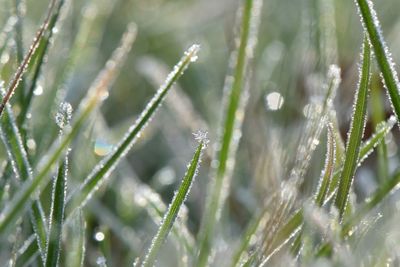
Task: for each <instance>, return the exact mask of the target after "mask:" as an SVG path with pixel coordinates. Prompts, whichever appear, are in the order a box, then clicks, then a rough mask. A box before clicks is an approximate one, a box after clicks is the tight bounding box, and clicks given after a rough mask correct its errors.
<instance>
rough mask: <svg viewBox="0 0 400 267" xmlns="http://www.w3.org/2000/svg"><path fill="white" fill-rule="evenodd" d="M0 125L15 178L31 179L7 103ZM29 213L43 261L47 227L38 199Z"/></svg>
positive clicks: (27, 162) (28, 165)
mask: <svg viewBox="0 0 400 267" xmlns="http://www.w3.org/2000/svg"><path fill="white" fill-rule="evenodd" d="M2 123H3V125H4V126H0V133H1V134H0V135H1V139H2V141H3V143H4V145H5V147H6V150H7V154H8V155H9V162H11V163H10V164H11V166H12V169H13V171H14V173H15V175H16V177H19V178H20V180H21V181H26V180H28V179H29V180H31V179H33V177H32V168H31V165H30V163H29V161H28V157H27V153H26V150H25V147H24V146H23V141H22V138H21V134H20V132H19V129H18V127H17V125H16V120H15V117H14V114H13V111H12V109H11V106H10V105H9V104H8V103H7V104H6V107H5V114H4V116H3V117H2ZM29 213H30V214H29V215H30V218H31V224H32V228H33V230H34V232H35V234H36V239H37V242H38V246H39V251H40V253H41V256H42V259H44V250H45V247H46V238H47V226H46V219H45V216H44V212H43V208H42V205H41V203H40V201H39V200H38V199H37V200H35V201H34V203H33V205H32V207H31V209H30V211H29Z"/></svg>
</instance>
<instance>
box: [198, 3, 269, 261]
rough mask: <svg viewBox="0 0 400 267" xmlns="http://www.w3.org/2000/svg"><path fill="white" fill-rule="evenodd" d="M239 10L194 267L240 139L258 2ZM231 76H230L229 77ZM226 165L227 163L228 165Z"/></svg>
mask: <svg viewBox="0 0 400 267" xmlns="http://www.w3.org/2000/svg"><path fill="white" fill-rule="evenodd" d="M241 5H242V6H241V9H240V11H239V13H238V14H239V18H241V21H240V38H239V43H238V48H237V51H234V52H232V54H231V63H232V64H233V65H232V71H233V73H232V74H230V73H229V74H228V76H227V78H226V80H225V85H224V103H223V112H224V113H223V121H222V129H220V130H219V131H220V133H219V138H218V140H217V142H219V144H218V146H217V147H218V149H217V151H215V156H214V159H215V161H216V167H215V170H214V171H215V174H214V177H215V178H214V179H213V180H212V182H211V183H210V186H209V189H210V190H209V192H208V196H207V206H206V207H207V208H206V211H205V214H204V216H203V221H202V226H201V227H202V228H201V230H200V234H199V238H200V248H199V259H198V260H199V261H198V266H204V265H206V263H207V260H208V256H209V254H210V250H211V244H212V239H213V238H212V237H213V235H214V227H215V224H216V223H217V221H218V218H219V213H220V210H221V209H222V207H223V204H224V202H225V198H226V195H227V190H228V189H229V184H230V182H229V180H230V177H229V176H230V172H231V171H232V169H233V166H234V160H235V154H236V149H237V146H238V143H239V140H240V136H241V126H242V123H243V118H244V113H245V106H246V102H247V94H248V92H246V91H245V89H246V86H247V85H246V84H245V83H246V81H247V79H249V78H248V77H247V76H248V74H249V64H250V60H251V59H252V57H253V53H254V48H255V46H256V41H257V34H258V26H259V17H260V16H259V12H260V10H261V6H262V1H259V0H245V1H242V4H241ZM231 75H232V76H231ZM228 162H229V164H228Z"/></svg>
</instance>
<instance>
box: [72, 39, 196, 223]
mask: <svg viewBox="0 0 400 267" xmlns="http://www.w3.org/2000/svg"><path fill="white" fill-rule="evenodd" d="M198 50H199V46H198V45H193V46H191V47H190V48H189V49H188V50H187V52H185V55H184V56H183V57H182V59H181V60H180V61H179V63H178V64H177V65H176V66H175V67H174V70H173V71H172V72H171V73H170V74H169V75H168V77H167V80H166V82H165V84H163V85H162V86H161V87H160V89H159V90H158V91H157V93H156V94H155V95H154V97H153V98H152V99H151V100H150V102H149V103H148V104H147V106H146V108H145V109H144V111H143V112H142V113H141V115H140V116H139V118H138V119H137V120H136V122H135V123H134V124H133V126H132V127H131V128H130V129H129V130H128V132H127V133H126V135H125V137H124V138H123V139H122V141H121V142H120V143H119V145H117V146H116V149H115V150H114V151H113V152H111V153H110V154H109V156H107V157H106V158H104V159H103V160H102V161H100V162H99V163H98V164H97V165H96V166H95V167H94V169H93V171H92V173H91V174H90V175H89V176H88V177H87V178H86V180H85V181H84V183H83V184H82V185H81V186H80V187H79V189H78V190H77V191H76V192H74V193H73V194H72V196H71V197H70V198H69V200H68V203H67V216H68V215H69V214H71V213H72V212H73V211H74V210H75V209H76V208H78V207H82V206H84V205H85V204H86V202H87V201H88V200H89V199H90V198H91V196H92V195H93V194H94V192H96V190H97V189H98V188H99V187H100V185H101V184H102V183H103V182H104V181H105V180H106V179H107V178H108V176H109V175H110V173H111V172H112V171H113V170H114V168H115V167H116V166H117V164H118V163H119V161H120V160H121V159H122V158H123V157H124V156H125V155H126V154H127V153H128V151H129V149H130V148H131V147H132V145H133V144H134V143H135V142H136V140H137V138H138V137H139V136H140V133H141V131H142V130H143V129H144V128H145V127H146V125H147V124H148V122H149V121H150V120H151V118H152V117H153V115H154V114H155V112H156V111H157V109H158V107H160V105H161V103H162V102H163V100H164V98H165V96H166V94H167V93H168V91H169V89H170V88H171V86H172V85H173V84H174V83H175V82H176V81H177V80H178V79H179V77H180V76H181V75H182V74H183V72H184V71H185V69H186V68H187V67H188V66H189V64H190V63H191V62H193V61H195V60H196V59H197V52H198Z"/></svg>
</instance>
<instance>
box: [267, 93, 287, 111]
mask: <svg viewBox="0 0 400 267" xmlns="http://www.w3.org/2000/svg"><path fill="white" fill-rule="evenodd" d="M265 101H266V104H267V108H268V109H269V110H278V109H280V108H282V106H283V102H284V98H283V97H282V95H281V94H280V93H278V92H272V93H269V94H268V95H267V96H266V97H265Z"/></svg>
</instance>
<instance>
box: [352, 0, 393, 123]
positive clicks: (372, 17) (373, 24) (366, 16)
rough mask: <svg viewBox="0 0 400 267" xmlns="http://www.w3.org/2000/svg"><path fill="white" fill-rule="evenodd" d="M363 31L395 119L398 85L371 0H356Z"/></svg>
mask: <svg viewBox="0 0 400 267" xmlns="http://www.w3.org/2000/svg"><path fill="white" fill-rule="evenodd" d="M356 3H357V5H358V8H359V11H360V14H361V20H362V23H363V25H364V29H365V32H366V33H368V38H369V40H370V42H371V45H372V48H373V50H374V54H375V58H376V60H377V62H378V66H379V68H380V70H381V72H382V76H383V80H384V82H385V85H386V88H387V91H388V93H389V99H390V102H391V104H392V108H393V110H394V113H395V114H396V117H397V120H399V118H400V94H399V92H400V88H399V87H400V86H399V79H398V77H397V72H396V69H395V67H394V63H393V60H392V58H391V54H390V52H389V49H388V47H387V45H386V42H385V39H384V38H383V34H382V30H381V26H380V23H379V20H378V17H377V14H376V12H375V10H374V7H373V3H372V1H371V0H356Z"/></svg>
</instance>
